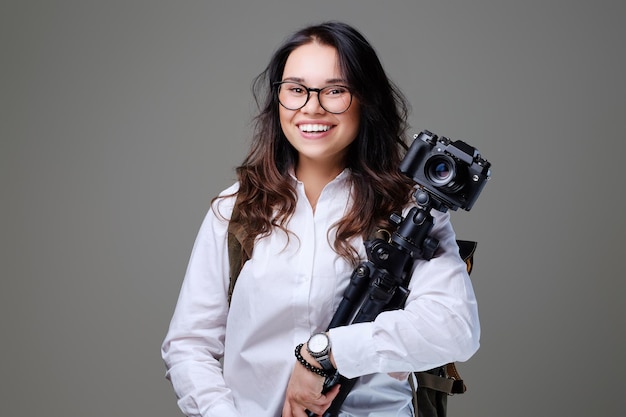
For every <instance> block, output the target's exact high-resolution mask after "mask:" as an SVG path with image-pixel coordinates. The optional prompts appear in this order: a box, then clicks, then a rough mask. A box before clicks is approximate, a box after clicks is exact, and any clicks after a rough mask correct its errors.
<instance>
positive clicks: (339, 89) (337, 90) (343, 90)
mask: <svg viewBox="0 0 626 417" xmlns="http://www.w3.org/2000/svg"><path fill="white" fill-rule="evenodd" d="M348 93H349V91H348V88H347V87H344V86H342V85H331V86H329V87H326V88H324V95H327V96H341V95H344V94H348Z"/></svg>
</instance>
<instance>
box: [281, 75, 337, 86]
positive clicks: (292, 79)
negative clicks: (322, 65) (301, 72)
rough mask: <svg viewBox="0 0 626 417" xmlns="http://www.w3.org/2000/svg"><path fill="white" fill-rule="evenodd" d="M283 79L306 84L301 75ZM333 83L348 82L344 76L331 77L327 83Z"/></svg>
mask: <svg viewBox="0 0 626 417" xmlns="http://www.w3.org/2000/svg"><path fill="white" fill-rule="evenodd" d="M283 81H293V82H296V83H301V84H304V79H303V78H300V77H287V78H285V79H283ZM331 84H347V82H346V80H345V79H343V78H329V79H327V80H326V85H331Z"/></svg>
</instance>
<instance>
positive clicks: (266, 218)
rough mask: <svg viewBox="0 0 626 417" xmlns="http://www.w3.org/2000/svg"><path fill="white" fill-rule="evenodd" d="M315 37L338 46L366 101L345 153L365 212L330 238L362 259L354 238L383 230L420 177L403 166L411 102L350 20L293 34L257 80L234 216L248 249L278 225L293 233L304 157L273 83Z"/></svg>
mask: <svg viewBox="0 0 626 417" xmlns="http://www.w3.org/2000/svg"><path fill="white" fill-rule="evenodd" d="M313 42H318V43H320V44H322V45H326V46H331V47H333V48H335V49H336V50H337V53H338V57H339V58H338V59H339V65H340V68H341V71H342V75H343V77H344V78H345V79H346V80H347V82H348V85H349V86H350V87H351V91H352V92H353V95H354V97H356V98H357V99H358V100H359V103H360V123H359V126H360V128H359V132H358V134H357V137H356V139H355V140H354V141H353V142H352V144H351V145H350V146H349V148H348V153H347V158H346V167H347V168H349V169H350V170H351V176H350V181H351V182H352V189H353V195H352V197H353V201H354V206H355V207H358V210H348V211H347V213H346V214H345V216H344V217H343V218H342V219H340V220H339V221H338V222H337V224H336V225H335V228H334V230H336V235H335V237H334V239H332V238H331V236H329V241H331V242H333V247H334V249H335V251H336V252H337V253H338V254H339V255H340V256H342V257H343V258H345V259H347V260H348V261H350V262H351V263H352V264H356V263H357V262H358V259H357V252H356V250H355V248H353V247H352V246H351V245H350V243H349V242H350V239H351V238H353V237H355V236H358V235H361V236H363V237H364V238H367V237H368V236H369V235H370V233H372V232H373V231H374V230H375V229H376V228H378V227H385V226H388V225H389V220H388V218H389V215H390V214H391V213H392V212H394V211H396V212H398V211H400V210H402V208H403V207H404V206H405V205H406V204H407V203H408V201H409V199H410V196H411V189H412V186H413V183H412V182H411V181H410V180H409V179H408V178H407V177H405V176H404V175H403V174H401V173H400V172H399V171H398V167H399V164H400V162H401V159H402V156H403V155H404V151H405V150H406V148H407V145H406V137H405V134H406V129H407V114H408V103H407V101H406V99H405V98H404V96H403V95H402V93H401V92H400V91H399V90H398V88H397V87H396V86H395V85H394V84H393V82H391V81H390V80H389V79H388V77H387V75H386V73H385V71H384V69H383V67H382V64H381V63H380V60H379V59H378V56H377V54H376V52H375V51H374V49H373V48H372V46H371V45H370V43H369V42H368V41H367V40H366V39H365V38H364V37H363V35H362V34H361V33H360V32H359V31H357V30H356V29H355V28H353V27H351V26H349V25H347V24H345V23H341V22H325V23H322V24H319V25H314V26H309V27H306V28H304V29H302V30H300V31H298V32H296V33H294V34H293V35H292V36H291V37H290V38H288V39H287V40H286V42H285V43H284V44H283V45H282V46H281V47H280V48H279V49H277V50H276V52H275V53H274V55H273V56H272V58H271V60H270V62H269V65H268V66H267V68H266V69H265V70H264V71H263V72H262V73H261V74H259V75H258V76H257V77H256V78H255V80H254V82H253V85H252V91H253V94H254V98H255V100H256V103H257V106H258V108H259V113H258V115H257V116H256V117H255V118H254V119H253V122H254V129H253V138H252V144H251V147H250V151H249V153H248V155H247V156H246V158H245V159H244V161H243V163H242V164H241V165H240V166H239V167H237V168H236V173H237V177H238V180H239V184H240V186H239V191H238V197H237V201H238V203H237V204H238V208H239V210H238V213H235V214H234V215H233V217H232V218H231V219H230V221H231V223H233V222H234V223H236V224H238V226H239V230H240V231H244V233H243V235H244V236H243V239H242V245H243V247H244V248H246V247H247V248H250V249H251V248H252V246H253V243H254V240H255V238H256V237H258V236H266V235H268V234H270V233H271V232H272V230H273V229H274V228H279V229H282V230H284V231H285V232H287V233H288V230H287V228H286V223H287V222H288V220H289V219H290V217H291V216H292V214H293V213H294V210H295V207H296V198H297V197H296V192H295V188H294V186H295V185H294V182H293V179H292V177H291V175H290V173H291V172H293V171H294V170H295V167H296V165H297V163H298V153H297V151H296V150H295V149H294V148H293V147H292V146H291V144H290V143H289V142H288V140H287V138H286V137H285V135H284V133H283V131H282V129H281V126H280V120H279V103H278V97H277V93H276V90H275V88H273V83H274V82H277V81H281V79H282V75H283V70H284V67H285V63H286V61H287V58H288V57H289V54H290V53H291V52H292V51H293V50H294V49H296V48H298V47H299V46H302V45H305V44H309V43H313ZM331 230H333V229H331Z"/></svg>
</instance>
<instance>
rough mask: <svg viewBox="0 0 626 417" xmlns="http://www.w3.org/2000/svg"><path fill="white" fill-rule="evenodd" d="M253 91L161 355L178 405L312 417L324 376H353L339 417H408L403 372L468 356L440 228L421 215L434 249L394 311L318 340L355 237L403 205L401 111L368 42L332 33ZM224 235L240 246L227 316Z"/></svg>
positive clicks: (293, 40) (469, 310) (472, 340)
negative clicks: (244, 130) (235, 231)
mask: <svg viewBox="0 0 626 417" xmlns="http://www.w3.org/2000/svg"><path fill="white" fill-rule="evenodd" d="M254 87H255V88H254V90H255V97H256V99H257V103H259V104H260V108H261V110H260V113H259V115H258V116H257V118H256V125H255V131H254V133H255V134H254V139H253V143H252V146H251V149H250V152H249V154H248V156H247V157H246V159H245V160H244V162H243V164H242V165H241V166H240V167H238V169H237V175H238V182H237V183H236V184H234V185H233V186H231V187H230V188H229V189H227V190H225V191H224V192H223V193H222V194H221V195H220V196H219V197H218V198H216V199H215V200H214V201H213V203H212V206H211V210H209V212H208V214H207V216H206V218H205V220H204V222H203V224H202V226H201V228H200V231H199V233H198V237H197V240H196V243H195V245H194V249H193V252H192V255H191V259H190V262H189V267H188V270H187V273H186V276H185V280H184V282H183V285H182V288H181V292H180V296H179V300H178V303H177V306H176V310H175V312H174V316H173V318H172V321H171V324H170V329H169V332H168V334H167V336H166V338H165V341H164V343H163V346H162V354H163V358H164V361H165V363H166V366H167V377H168V378H169V379H170V380H171V382H172V384H173V387H174V389H175V392H176V394H177V397H178V399H179V406H180V408H181V409H182V410H183V412H184V413H185V414H186V415H188V416H205V417H206V416H219V417H225V416H246V417H248V416H255V417H260V416H272V417H278V416H281V415H282V416H283V417H291V416H305V415H306V414H305V410H310V411H311V412H314V413H316V414H322V413H323V412H324V411H325V410H326V409H327V408H328V407H329V406H330V405H331V403H332V400H333V399H334V398H335V396H336V395H337V393H338V389H339V386H335V387H333V388H332V389H331V390H330V391H328V392H326V393H325V394H322V388H323V383H324V380H325V378H324V375H325V374H327V373H330V372H332V371H333V370H334V369H335V368H336V369H337V370H338V372H339V373H340V374H342V375H343V376H345V377H347V378H354V377H359V379H358V382H357V384H356V385H355V387H354V388H353V389H352V390H351V391H350V395H349V396H348V398H347V399H346V400H345V401H344V403H343V406H342V415H345V416H368V415H375V416H411V415H412V413H413V411H412V405H411V389H410V387H409V384H408V382H407V378H406V375H407V374H406V372H408V371H418V370H426V369H431V368H433V367H435V366H439V365H441V364H444V363H447V362H452V361H459V360H466V359H468V358H469V357H470V356H471V355H472V354H473V353H474V352H475V351H476V350H477V349H478V336H479V323H478V316H477V308H476V300H475V297H474V293H473V290H472V287H471V283H470V281H469V277H468V275H467V273H466V270H465V264H464V263H463V261H462V260H461V259H460V258H459V256H458V248H457V246H456V242H455V235H454V232H453V229H452V227H451V225H450V221H449V215H448V214H443V213H440V212H433V216H434V219H435V226H434V228H433V230H432V232H431V235H432V236H433V237H435V238H437V239H439V241H440V248H439V250H438V252H437V253H436V255H435V257H434V258H433V259H431V260H430V261H424V260H417V261H416V262H415V264H414V266H413V268H414V271H413V276H414V278H413V279H412V280H411V287H410V289H411V292H410V295H409V297H408V300H407V302H406V305H405V308H404V309H402V310H396V311H389V312H385V313H382V314H380V315H379V316H378V317H377V318H376V320H375V321H373V322H371V323H360V324H351V325H348V326H342V327H338V328H334V329H331V330H330V331H328V332H325V330H326V329H327V326H328V324H329V322H330V320H331V318H332V316H333V314H334V312H335V310H336V308H337V305H338V304H339V302H340V301H341V299H342V295H343V291H344V289H345V288H346V286H347V284H348V282H349V279H350V276H351V274H352V271H353V269H354V267H355V266H356V265H357V264H358V263H360V262H362V261H363V260H365V259H366V254H365V249H364V246H363V240H364V238H365V239H366V238H367V237H368V236H369V235H370V233H372V232H373V231H374V230H376V229H378V228H380V227H381V226H382V227H389V224H388V223H389V222H388V217H389V214H390V213H392V212H394V211H395V212H403V211H404V212H406V209H408V208H409V207H411V206H412V203H411V194H412V192H411V191H412V187H413V184H412V182H411V181H410V180H409V179H408V178H406V177H405V176H403V175H402V174H400V173H399V171H398V166H399V164H400V161H401V158H402V154H403V149H405V148H406V145H405V142H404V138H405V127H406V113H407V112H406V110H407V105H406V103H405V101H404V99H403V97H402V95H401V94H400V93H399V91H398V90H397V89H396V88H395V87H394V85H393V84H392V83H391V82H390V81H389V80H388V78H387V76H386V74H385V72H384V70H383V68H382V65H381V64H380V61H379V59H378V57H377V55H376V53H375V51H374V50H373V48H372V47H371V45H370V44H369V43H368V42H367V40H366V39H365V38H364V37H363V36H362V35H361V34H360V33H359V32H358V31H357V30H355V29H354V28H352V27H350V26H348V25H346V24H343V23H339V22H327V23H324V24H320V25H316V26H311V27H307V28H304V29H302V30H301V31H299V32H297V33H295V34H293V36H291V37H290V38H289V39H288V40H287V41H286V42H285V44H284V45H282V46H281V47H280V48H279V49H278V50H277V52H276V53H275V54H274V56H273V57H272V59H271V60H270V63H269V65H268V67H267V68H266V70H265V71H264V72H263V73H262V74H261V75H259V77H258V78H257V79H256V80H255V84H254ZM235 199H237V201H238V209H239V214H238V215H236V216H235V217H234V218H233V219H231V213H232V210H233V206H234V203H235ZM229 220H231V221H232V222H236V223H237V224H238V225H239V226H241V229H240V230H243V231H244V232H245V236H244V237H243V246H244V247H253V252H252V257H251V259H250V260H248V261H247V262H246V263H245V265H244V266H243V269H242V270H241V273H240V275H239V278H238V281H237V285H236V286H235V289H234V292H233V294H232V300H231V301H230V304H229V301H228V298H229V295H228V287H229V271H228V268H229V263H228V251H227V228H228V223H229ZM312 335H315V336H314V337H313V338H312V341H311V342H309V338H310V337H311V336H312ZM296 347H297V348H296ZM294 349H295V351H294ZM294 352H295V354H296V358H294Z"/></svg>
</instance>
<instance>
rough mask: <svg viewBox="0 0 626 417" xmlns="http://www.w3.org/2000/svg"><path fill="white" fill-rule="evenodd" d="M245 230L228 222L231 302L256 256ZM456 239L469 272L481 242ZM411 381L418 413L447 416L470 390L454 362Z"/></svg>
mask: <svg viewBox="0 0 626 417" xmlns="http://www.w3.org/2000/svg"><path fill="white" fill-rule="evenodd" d="M237 212H238V207H237V201H235V206H234V207H233V214H232V215H231V219H232V218H236V215H237ZM242 233H243V230H242V229H241V228H239V227H238V225H235V224H234V222H230V223H229V224H228V261H229V267H230V274H229V276H230V282H229V287H228V303H229V304H230V300H231V297H232V294H233V290H234V289H235V283H236V282H237V277H238V276H239V273H240V272H241V268H242V267H243V265H244V263H245V262H246V261H247V260H248V259H250V257H251V256H252V249H253V248H248V247H245V248H244V247H242V244H241V240H242V238H243V235H242ZM456 242H457V244H458V246H459V254H460V255H461V258H462V259H463V260H464V261H465V264H466V266H467V272H468V274H469V273H471V272H472V268H473V266H474V252H475V251H476V246H477V242H474V241H469V240H457V241H456ZM416 381H417V386H416V384H415V382H416ZM409 384H410V385H411V390H412V392H413V408H414V410H417V413H416V417H446V411H447V400H448V396H449V395H453V394H463V393H464V392H465V391H466V390H467V387H466V386H465V383H464V382H463V379H461V376H460V375H459V373H458V371H457V369H456V366H455V364H454V363H448V364H446V365H443V366H439V367H437V368H433V369H430V370H428V371H419V372H413V373H412V375H410V376H409Z"/></svg>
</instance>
